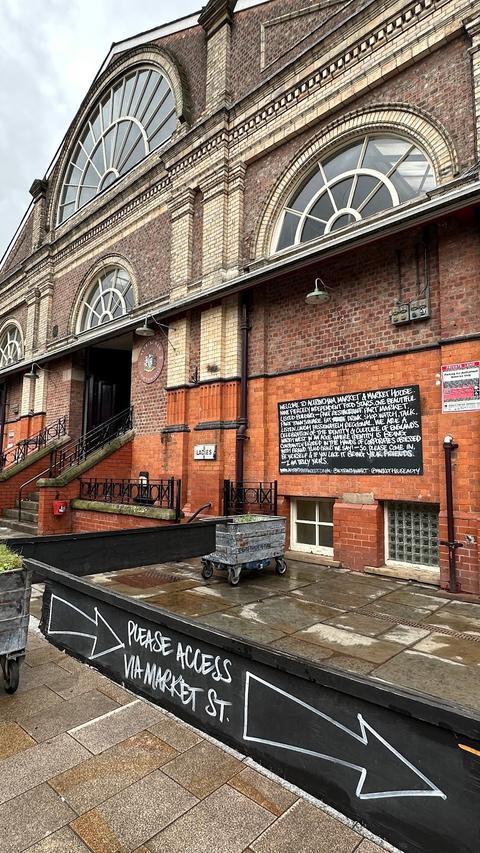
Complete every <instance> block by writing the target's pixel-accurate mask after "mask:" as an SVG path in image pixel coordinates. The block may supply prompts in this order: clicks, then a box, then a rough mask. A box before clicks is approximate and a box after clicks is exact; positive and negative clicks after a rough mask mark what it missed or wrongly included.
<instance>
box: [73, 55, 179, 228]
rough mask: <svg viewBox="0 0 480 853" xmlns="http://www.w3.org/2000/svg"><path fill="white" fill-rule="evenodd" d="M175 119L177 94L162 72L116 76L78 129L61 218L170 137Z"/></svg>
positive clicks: (152, 70)
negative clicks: (175, 95) (175, 96)
mask: <svg viewBox="0 0 480 853" xmlns="http://www.w3.org/2000/svg"><path fill="white" fill-rule="evenodd" d="M176 124H177V116H176V111H175V98H174V96H173V92H172V90H171V88H170V84H169V82H168V80H167V78H166V77H165V75H164V74H162V73H161V72H160V71H158V70H157V69H155V68H149V67H139V68H136V69H135V70H133V71H130V72H129V73H127V74H125V75H124V76H123V77H120V78H119V79H117V80H116V81H115V82H114V83H113V84H112V85H111V86H110V88H109V89H108V90H107V91H106V92H105V93H104V95H103V96H102V97H101V98H100V100H99V101H98V102H97V104H96V105H95V106H94V108H93V109H92V111H91V113H90V115H89V116H88V119H87V121H86V122H85V124H84V126H83V128H82V129H81V131H80V134H79V137H78V141H77V144H76V145H75V147H74V150H73V155H72V158H71V160H70V163H69V165H68V167H67V170H66V173H65V178H64V181H63V185H62V190H61V195H60V206H59V210H58V222H59V223H60V222H64V221H65V219H67V218H68V217H69V216H71V215H72V213H75V211H76V210H78V209H79V208H80V207H82V206H83V205H84V204H86V203H87V202H88V201H90V200H91V199H92V198H94V196H96V195H97V193H99V192H101V191H102V190H104V189H106V188H107V187H109V186H110V184H112V183H113V182H114V181H115V180H116V179H117V178H119V177H120V176H121V175H124V174H125V173H126V172H128V171H129V169H131V168H132V167H133V166H135V165H136V164H137V163H139V162H140V160H142V159H143V158H144V157H145V156H146V155H147V154H148V153H149V152H150V151H153V150H155V149H156V148H158V147H159V146H160V145H162V144H163V143H164V142H166V141H167V139H169V138H170V136H171V135H172V133H173V131H174V130H175V127H176Z"/></svg>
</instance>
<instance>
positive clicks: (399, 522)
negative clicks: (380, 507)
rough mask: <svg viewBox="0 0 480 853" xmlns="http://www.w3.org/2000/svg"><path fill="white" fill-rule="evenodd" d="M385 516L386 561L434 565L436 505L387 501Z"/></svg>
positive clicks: (436, 524)
mask: <svg viewBox="0 0 480 853" xmlns="http://www.w3.org/2000/svg"><path fill="white" fill-rule="evenodd" d="M386 515H387V518H386V522H387V524H386V528H387V531H386V539H387V543H386V544H387V558H388V559H389V560H393V561H394V562H397V563H415V564H416V565H420V566H435V567H436V566H438V506H434V505H432V504H417V503H406V502H403V501H389V502H388V503H387V504H386Z"/></svg>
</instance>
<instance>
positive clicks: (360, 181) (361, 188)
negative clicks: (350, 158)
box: [352, 175, 379, 210]
mask: <svg viewBox="0 0 480 853" xmlns="http://www.w3.org/2000/svg"><path fill="white" fill-rule="evenodd" d="M378 180H379V179H378V178H374V177H373V175H358V177H357V186H356V188H355V192H354V194H353V202H352V207H353V208H354V209H355V210H358V208H359V206H360V205H361V203H362V202H363V201H365V199H366V198H367V197H368V196H369V195H370V193H371V192H372V190H374V189H375V187H376V186H377V184H378Z"/></svg>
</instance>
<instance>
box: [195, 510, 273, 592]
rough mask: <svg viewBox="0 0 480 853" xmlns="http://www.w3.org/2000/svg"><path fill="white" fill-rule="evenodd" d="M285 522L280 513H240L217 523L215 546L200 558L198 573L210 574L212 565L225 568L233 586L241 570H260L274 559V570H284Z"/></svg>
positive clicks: (209, 575)
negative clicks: (268, 514)
mask: <svg viewBox="0 0 480 853" xmlns="http://www.w3.org/2000/svg"><path fill="white" fill-rule="evenodd" d="M285 523H286V520H285V518H283V516H265V515H240V516H233V517H232V518H227V519H225V521H221V522H219V523H218V524H217V528H216V547H215V551H214V552H212V553H211V554H206V556H205V557H203V558H202V577H203V578H205V580H208V578H211V577H212V575H213V572H214V570H215V569H220V570H221V571H226V572H227V576H228V581H229V583H230V584H231V585H232V586H236V585H237V584H238V582H239V581H240V575H241V573H242V571H244V570H246V569H249V570H251V569H253V570H255V571H261V570H262V569H264V568H266V567H267V566H268V565H270V563H271V562H272V560H275V571H276V573H277V574H278V575H283V574H285V572H286V570H287V564H286V561H285V556H284V554H285Z"/></svg>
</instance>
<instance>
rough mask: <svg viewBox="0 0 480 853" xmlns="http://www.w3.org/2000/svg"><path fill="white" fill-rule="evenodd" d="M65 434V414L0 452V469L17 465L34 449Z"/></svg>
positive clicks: (44, 445)
mask: <svg viewBox="0 0 480 853" xmlns="http://www.w3.org/2000/svg"><path fill="white" fill-rule="evenodd" d="M66 434H67V416H66V415H64V416H63V417H62V418H58V420H56V421H53V423H51V424H47V426H44V427H43V429H41V430H40V431H39V432H37V433H35V435H31V436H29V437H28V438H22V440H21V441H17V443H16V444H15V445H14V446H13V447H10V448H8V449H7V450H4V451H3V453H1V454H0V471H2V470H3V469H4V468H7V467H9V466H10V465H17V464H18V463H19V462H23V460H24V459H26V458H27V456H29V455H30V454H31V453H35V451H36V450H42V448H44V447H46V446H47V444H50V442H51V441H55V440H56V439H57V438H63V436H65V435H66Z"/></svg>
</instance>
